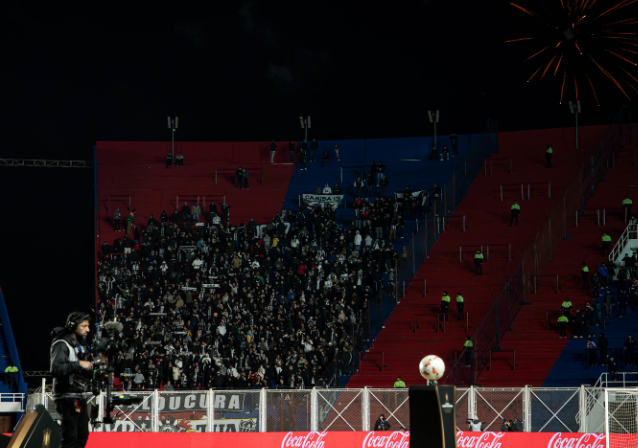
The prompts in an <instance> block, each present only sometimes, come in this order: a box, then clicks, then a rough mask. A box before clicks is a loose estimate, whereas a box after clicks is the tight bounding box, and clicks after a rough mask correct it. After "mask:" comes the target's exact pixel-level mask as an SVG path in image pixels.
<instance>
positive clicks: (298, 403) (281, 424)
mask: <svg viewBox="0 0 638 448" xmlns="http://www.w3.org/2000/svg"><path fill="white" fill-rule="evenodd" d="M310 393H311V392H310V391H309V390H269V391H267V393H266V430H267V431H268V432H270V431H310V430H311V429H310V416H311V414H310Z"/></svg>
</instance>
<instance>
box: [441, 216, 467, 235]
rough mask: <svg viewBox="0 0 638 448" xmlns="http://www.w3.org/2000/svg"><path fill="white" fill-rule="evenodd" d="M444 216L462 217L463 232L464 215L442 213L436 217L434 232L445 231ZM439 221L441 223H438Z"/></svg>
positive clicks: (449, 217)
mask: <svg viewBox="0 0 638 448" xmlns="http://www.w3.org/2000/svg"><path fill="white" fill-rule="evenodd" d="M445 218H448V219H452V218H463V232H465V215H442V216H437V217H436V232H437V233H443V232H445ZM439 220H440V221H439ZM439 223H442V224H441V225H440V224H439ZM441 227H442V229H441Z"/></svg>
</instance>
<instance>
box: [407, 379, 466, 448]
mask: <svg viewBox="0 0 638 448" xmlns="http://www.w3.org/2000/svg"><path fill="white" fill-rule="evenodd" d="M409 394H410V446H411V447H414V448H417V447H418V448H422V447H428V448H430V447H431V448H456V386H410V389H409Z"/></svg>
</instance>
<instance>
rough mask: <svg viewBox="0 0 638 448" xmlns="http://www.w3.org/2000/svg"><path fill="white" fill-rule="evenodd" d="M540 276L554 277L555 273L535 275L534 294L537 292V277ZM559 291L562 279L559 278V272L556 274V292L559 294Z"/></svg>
mask: <svg viewBox="0 0 638 448" xmlns="http://www.w3.org/2000/svg"><path fill="white" fill-rule="evenodd" d="M539 277H554V274H539V275H533V276H532V278H533V280H534V294H536V292H537V282H536V279H537V278H539ZM558 291H560V281H559V279H558V274H556V294H558Z"/></svg>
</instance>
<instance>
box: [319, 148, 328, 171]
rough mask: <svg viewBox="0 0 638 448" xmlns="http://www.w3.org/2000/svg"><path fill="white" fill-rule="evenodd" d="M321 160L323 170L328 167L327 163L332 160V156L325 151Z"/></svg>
mask: <svg viewBox="0 0 638 448" xmlns="http://www.w3.org/2000/svg"><path fill="white" fill-rule="evenodd" d="M321 159H322V162H321V167H322V168H323V167H324V166H326V163H328V159H330V154H328V150H327V149H324V150H323V155H322V156H321Z"/></svg>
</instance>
